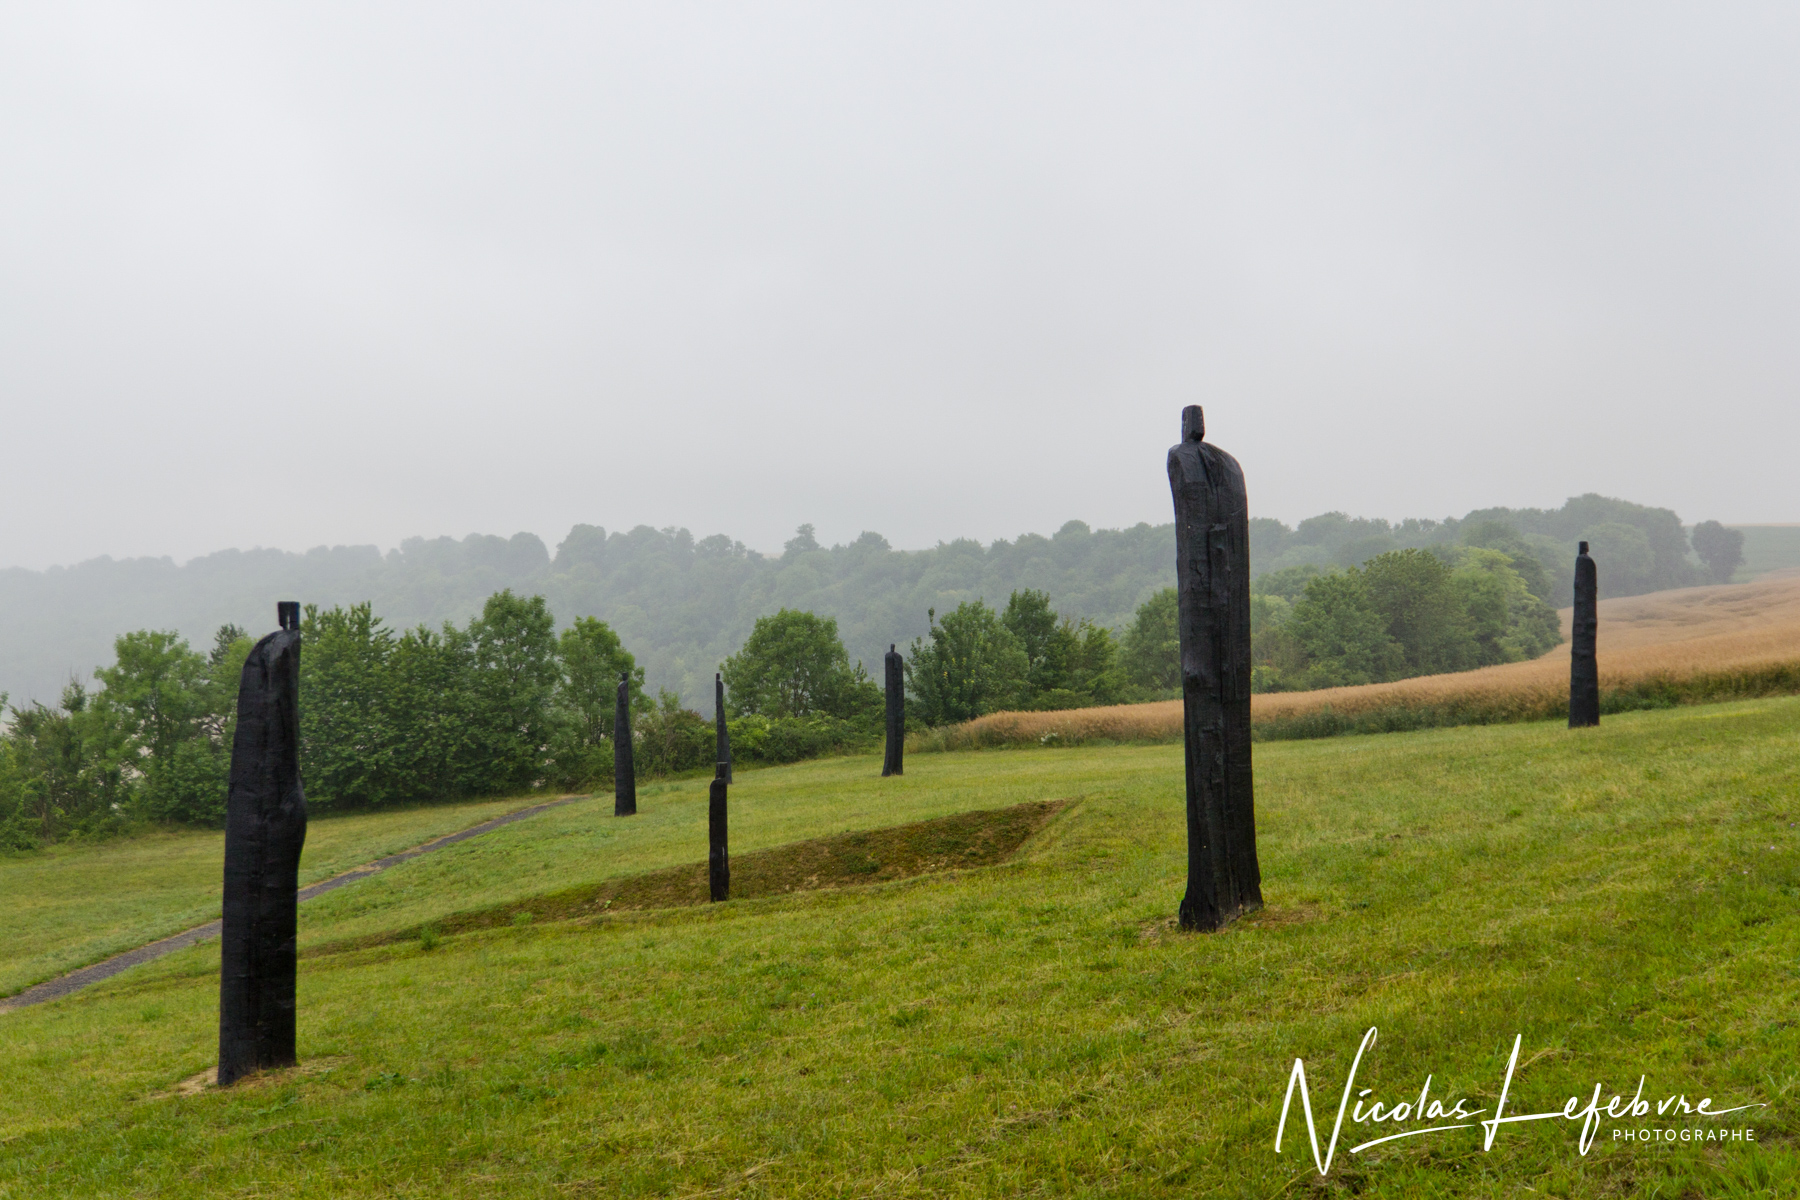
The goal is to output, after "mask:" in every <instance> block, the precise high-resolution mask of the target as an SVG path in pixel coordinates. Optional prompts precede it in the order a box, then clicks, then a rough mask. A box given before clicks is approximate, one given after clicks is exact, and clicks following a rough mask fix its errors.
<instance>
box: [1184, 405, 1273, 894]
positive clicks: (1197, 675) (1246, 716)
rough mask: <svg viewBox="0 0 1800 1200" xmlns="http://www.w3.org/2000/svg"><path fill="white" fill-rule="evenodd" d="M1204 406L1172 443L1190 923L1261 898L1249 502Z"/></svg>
mask: <svg viewBox="0 0 1800 1200" xmlns="http://www.w3.org/2000/svg"><path fill="white" fill-rule="evenodd" d="M1205 436H1206V419H1205V417H1204V416H1203V415H1202V413H1201V411H1200V408H1199V406H1198V405H1190V406H1188V407H1187V408H1184V409H1182V410H1181V442H1180V444H1179V445H1176V446H1173V447H1171V448H1170V450H1169V488H1170V490H1171V491H1173V492H1174V494H1175V570H1176V575H1177V589H1176V590H1177V594H1178V595H1179V597H1180V606H1181V698H1182V702H1183V708H1184V714H1185V719H1186V720H1185V724H1186V734H1187V738H1186V740H1187V819H1188V883H1187V895H1185V896H1183V897H1182V900H1181V924H1182V927H1183V928H1186V929H1207V930H1211V929H1221V928H1223V927H1224V926H1225V925H1226V924H1227V923H1229V922H1230V921H1231V920H1232V919H1233V918H1235V917H1237V916H1238V915H1239V914H1241V913H1245V912H1249V911H1251V910H1253V909H1257V908H1261V907H1262V876H1261V873H1260V872H1259V871H1258V870H1257V866H1256V810H1255V807H1254V806H1253V804H1252V803H1251V795H1250V781H1251V775H1250V507H1249V502H1248V500H1246V498H1245V495H1244V472H1243V470H1242V469H1241V468H1240V467H1239V466H1238V464H1237V460H1236V459H1234V458H1232V457H1231V455H1229V454H1227V453H1225V452H1224V451H1223V450H1220V449H1219V448H1218V447H1216V446H1212V445H1208V444H1207V443H1206V441H1205V440H1203V439H1204V438H1205Z"/></svg>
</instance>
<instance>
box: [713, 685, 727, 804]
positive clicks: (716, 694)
mask: <svg viewBox="0 0 1800 1200" xmlns="http://www.w3.org/2000/svg"><path fill="white" fill-rule="evenodd" d="M713 722H714V724H716V725H717V726H718V731H717V734H718V736H717V740H718V744H719V748H718V757H717V758H716V759H715V761H716V762H717V763H718V764H719V767H718V769H719V771H721V772H722V776H721V777H722V778H723V779H724V780H725V782H726V783H730V782H731V731H730V730H729V729H727V728H725V677H724V676H723V675H721V674H719V673H718V672H716V671H715V672H713Z"/></svg>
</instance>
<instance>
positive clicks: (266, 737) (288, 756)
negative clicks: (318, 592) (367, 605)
mask: <svg viewBox="0 0 1800 1200" xmlns="http://www.w3.org/2000/svg"><path fill="white" fill-rule="evenodd" d="M275 613H276V620H277V621H278V622H279V623H280V625H281V628H280V630H279V631H277V632H275V633H271V634H270V635H269V636H268V637H265V638H264V639H263V640H262V641H260V642H258V643H256V648H255V649H253V650H251V651H250V657H249V658H248V659H246V660H245V662H244V673H243V675H242V676H240V677H239V680H238V699H237V733H236V735H235V736H234V737H233V738H232V742H231V776H230V782H229V785H228V790H227V792H226V799H225V896H224V909H225V922H224V936H223V940H222V943H221V945H220V963H219V1077H218V1078H219V1086H220V1087H224V1086H226V1085H227V1084H230V1083H233V1082H235V1081H236V1080H238V1079H240V1078H241V1077H243V1076H245V1075H249V1074H252V1073H254V1072H256V1071H261V1070H266V1069H267V1068H269V1067H287V1066H292V1065H293V1064H294V1061H295V1057H294V922H295V907H296V904H297V895H296V893H297V892H298V890H299V886H300V878H299V876H300V848H301V846H302V845H304V844H305V842H306V795H305V793H304V792H302V791H301V789H300V605H299V604H298V603H297V602H295V601H291V600H283V601H282V602H281V603H279V604H277V605H276V606H275Z"/></svg>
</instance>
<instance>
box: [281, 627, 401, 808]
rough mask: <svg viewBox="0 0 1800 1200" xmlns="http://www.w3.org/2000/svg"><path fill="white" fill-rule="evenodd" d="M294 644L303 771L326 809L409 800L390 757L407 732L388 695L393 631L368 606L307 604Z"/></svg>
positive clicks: (315, 801) (316, 801) (310, 791)
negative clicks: (301, 633)
mask: <svg viewBox="0 0 1800 1200" xmlns="http://www.w3.org/2000/svg"><path fill="white" fill-rule="evenodd" d="M303 628H304V631H305V632H304V641H303V643H302V646H301V651H300V755H301V778H302V779H303V780H304V781H305V786H306V793H307V799H308V801H309V802H310V803H311V804H312V805H314V806H316V807H318V808H321V809H324V808H345V807H349V808H379V807H381V806H383V805H387V804H393V803H397V802H399V801H401V800H403V799H407V798H408V797H407V795H406V793H407V792H408V791H409V790H410V789H409V787H408V786H407V782H406V776H405V775H404V774H403V773H402V772H401V771H399V770H398V769H397V762H396V758H397V756H398V755H399V754H400V752H401V747H402V746H404V745H405V744H406V743H407V741H408V739H409V735H410V734H411V730H409V729H408V728H407V727H406V726H407V724H408V722H407V721H406V717H405V714H404V712H403V711H402V710H401V709H400V708H399V706H398V705H397V704H396V703H395V696H394V694H393V683H394V674H393V656H394V635H393V633H392V632H391V631H390V630H388V629H387V628H385V627H384V626H383V624H382V621H381V618H380V617H378V616H376V615H375V613H374V609H373V606H372V605H370V604H368V603H367V602H364V603H362V604H353V605H351V606H350V607H349V608H331V609H327V610H325V611H322V612H321V611H320V610H319V609H318V607H317V606H316V605H309V606H308V607H307V609H306V621H305V624H304V626H303Z"/></svg>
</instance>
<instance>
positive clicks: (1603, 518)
mask: <svg viewBox="0 0 1800 1200" xmlns="http://www.w3.org/2000/svg"><path fill="white" fill-rule="evenodd" d="M1486 521H1501V522H1504V523H1506V524H1509V525H1511V526H1512V527H1513V528H1514V529H1515V530H1516V531H1518V532H1519V533H1520V534H1521V536H1523V538H1524V539H1525V541H1526V542H1527V544H1528V545H1529V547H1530V549H1531V553H1532V554H1533V555H1534V556H1535V557H1536V558H1537V560H1538V562H1539V564H1540V566H1542V568H1543V569H1544V571H1545V572H1546V573H1547V576H1548V578H1549V579H1550V581H1551V592H1550V594H1549V596H1548V597H1547V599H1549V600H1550V602H1551V604H1552V605H1555V606H1561V605H1564V604H1567V603H1568V602H1569V598H1568V596H1567V590H1568V580H1569V572H1570V563H1571V562H1572V561H1573V559H1574V555H1575V542H1576V541H1577V540H1578V539H1582V538H1586V539H1588V540H1590V541H1592V542H1594V544H1595V548H1596V549H1595V553H1596V556H1599V557H1600V559H1601V561H1602V562H1603V563H1606V564H1607V566H1605V567H1604V568H1603V570H1602V574H1601V587H1602V589H1603V591H1602V594H1603V595H1606V596H1623V595H1632V594H1636V593H1638V592H1645V591H1653V590H1656V589H1657V588H1662V587H1674V586H1680V585H1682V584H1685V583H1690V582H1699V581H1701V578H1702V570H1703V569H1702V567H1701V566H1700V565H1699V564H1697V563H1696V562H1694V561H1693V560H1692V559H1691V558H1690V557H1689V555H1688V550H1687V541H1686V539H1685V538H1684V537H1683V536H1682V530H1681V522H1680V520H1679V518H1677V517H1676V515H1675V514H1674V513H1672V512H1669V511H1668V510H1667V509H1653V508H1645V507H1643V506H1641V505H1635V504H1628V503H1626V502H1624V501H1619V500H1608V499H1606V498H1604V497H1600V496H1583V497H1579V498H1577V499H1574V500H1571V501H1569V502H1568V503H1567V504H1565V505H1564V506H1563V507H1562V508H1560V509H1553V510H1537V509H1514V510H1506V509H1490V510H1483V511H1481V512H1476V513H1471V514H1469V515H1468V516H1467V517H1464V518H1463V519H1461V520H1460V521H1459V520H1446V521H1403V522H1400V523H1398V524H1389V523H1388V522H1386V521H1379V520H1361V519H1355V518H1350V517H1346V516H1344V515H1343V514H1341V513H1327V514H1324V515H1322V516H1318V517H1314V518H1311V519H1309V520H1306V521H1302V522H1300V524H1299V525H1297V526H1295V527H1293V528H1289V527H1288V526H1286V525H1284V524H1282V523H1281V522H1279V521H1274V520H1269V519H1267V518H1257V519H1255V520H1253V521H1252V522H1251V526H1252V528H1251V562H1252V568H1253V570H1254V572H1255V573H1256V574H1266V573H1269V572H1271V571H1276V570H1279V569H1282V568H1286V567H1296V566H1307V565H1311V566H1316V567H1319V568H1320V569H1329V568H1332V567H1339V568H1343V567H1351V566H1358V565H1360V564H1361V563H1363V562H1365V561H1366V560H1368V559H1369V558H1372V557H1374V556H1375V555H1377V554H1380V553H1384V552H1387V551H1390V550H1399V549H1407V548H1416V549H1431V548H1433V547H1448V546H1455V545H1460V544H1463V541H1464V538H1463V534H1464V531H1465V530H1466V529H1467V528H1469V527H1472V526H1474V525H1479V524H1482V523H1483V522H1486ZM1725 532H1727V533H1729V532H1734V531H1725ZM1695 534H1696V542H1695V544H1696V546H1699V545H1701V544H1702V543H1703V542H1704V543H1705V544H1706V545H1708V546H1712V545H1713V542H1709V541H1707V539H1706V538H1704V537H1703V536H1702V535H1700V533H1699V531H1698V530H1696V531H1695ZM1716 540H1717V539H1715V541H1716ZM1725 540H1726V541H1729V539H1725ZM1725 552H1726V553H1727V555H1728V556H1729V547H1726V548H1725ZM1702 557H1705V554H1704V553H1703V554H1702ZM1174 558H1175V539H1174V529H1173V526H1171V525H1166V524H1165V525H1156V526H1151V525H1138V526H1134V527H1133V528H1130V529H1119V530H1090V529H1088V527H1087V526H1085V525H1083V524H1081V523H1080V522H1079V521H1072V522H1070V523H1069V524H1067V525H1065V526H1063V528H1062V529H1061V530H1059V531H1058V532H1057V533H1056V535H1055V536H1054V537H1040V536H1037V535H1034V534H1028V535H1025V536H1023V537H1020V538H1017V539H1015V540H1012V541H1004V540H1003V541H997V542H994V543H992V544H991V545H987V546H983V545H981V544H980V543H977V542H973V541H969V540H958V541H954V542H947V543H944V544H941V545H938V546H935V547H932V548H930V549H927V550H919V551H900V550H894V549H891V548H890V547H889V546H888V544H887V542H886V541H885V540H884V539H883V538H881V537H880V536H879V535H878V534H873V533H865V534H863V535H862V536H861V537H859V538H857V539H855V540H854V541H852V542H849V543H847V544H844V545H838V546H831V547H824V546H821V545H820V544H819V543H818V541H817V539H816V538H815V537H814V536H813V533H812V531H811V529H810V527H809V528H805V529H802V530H801V531H800V533H799V534H797V535H796V536H795V537H794V538H793V539H792V540H791V541H789V543H788V544H787V546H786V547H785V549H784V550H783V551H782V552H781V553H780V554H778V555H763V554H759V553H757V552H756V551H754V550H749V549H746V548H745V547H744V546H743V545H742V543H740V542H736V541H733V540H732V539H730V538H728V537H724V536H714V537H708V538H698V539H696V538H695V537H693V536H692V535H691V534H689V533H688V532H687V531H686V530H680V529H664V530H656V529H649V528H646V527H641V526H640V527H639V528H637V529H633V530H630V531H629V532H608V531H606V530H604V529H601V528H599V527H597V526H591V525H579V526H576V527H575V528H574V529H573V530H571V531H570V533H569V535H568V536H567V537H566V538H565V539H564V540H563V541H562V543H561V544H560V545H559V546H557V547H556V550H555V553H554V554H552V553H551V551H550V550H549V549H548V548H547V547H546V546H545V544H544V543H543V542H542V541H541V540H539V539H538V538H537V537H536V536H535V535H533V534H528V533H522V534H518V535H515V536H514V537H512V538H502V537H492V536H488V535H471V536H469V537H467V538H464V539H462V540H460V541H458V540H454V539H451V538H435V539H425V538H412V539H408V540H407V541H406V542H404V543H402V544H401V546H400V547H398V548H397V549H395V550H393V551H390V552H389V553H387V554H381V553H379V552H377V551H376V549H375V548H374V547H372V546H337V547H331V548H325V547H321V548H319V549H316V550H312V551H309V552H307V553H305V554H290V553H286V552H283V551H276V550H252V551H242V552H240V551H235V550H232V551H225V552H222V553H219V554H213V555H209V556H207V557H204V558H198V559H195V560H193V561H192V562H189V563H187V564H186V565H185V566H177V565H176V564H174V563H173V562H170V561H169V560H167V559H133V560H128V561H122V562H115V561H113V560H110V559H98V560H95V561H93V562H88V563H83V564H81V565H80V566H76V567H70V568H53V569H51V570H49V571H24V570H18V569H11V570H0V691H11V692H12V694H13V698H14V699H15V700H17V701H28V700H31V699H42V700H45V701H52V700H54V699H55V698H56V696H57V695H58V693H59V692H60V690H61V688H62V685H63V683H64V682H66V681H67V680H68V678H69V677H70V675H71V674H74V675H77V676H80V677H83V678H85V677H86V676H87V674H88V673H89V672H90V671H91V670H92V669H93V667H94V666H95V665H97V664H99V663H101V662H103V661H106V660H107V659H108V658H109V657H110V652H111V647H112V641H113V638H114V636H115V635H116V634H117V633H118V631H119V630H121V629H135V628H142V627H150V628H157V629H172V630H176V631H179V632H180V633H181V635H182V636H184V637H187V638H188V639H190V640H191V641H193V642H194V643H195V644H197V645H198V644H201V643H202V642H203V641H205V640H207V639H210V638H211V636H212V631H213V630H215V629H217V628H218V627H219V626H220V625H223V624H227V623H236V624H241V625H247V626H251V627H260V626H261V623H262V622H263V621H265V620H266V619H267V617H266V613H267V612H268V607H269V604H270V603H271V602H272V600H273V599H275V598H279V597H282V596H294V597H298V598H301V599H304V600H307V601H310V602H313V603H316V604H319V605H320V606H321V607H322V608H325V609H330V608H333V607H337V606H346V607H347V606H349V605H351V604H355V603H359V602H362V601H365V600H367V601H370V602H371V603H372V604H373V607H374V611H375V612H378V613H380V614H382V615H383V616H384V617H386V618H387V619H388V621H389V622H390V624H391V625H392V627H394V628H398V629H408V628H413V627H415V626H418V625H420V624H425V625H429V626H431V627H432V628H433V629H436V628H437V627H438V626H440V625H441V624H442V623H443V622H445V621H452V622H456V623H458V624H461V623H463V622H466V621H468V620H469V619H470V618H472V617H474V616H475V615H477V614H478V613H479V612H480V611H481V607H482V605H483V603H484V602H485V601H486V599H487V597H488V596H490V595H492V594H493V593H495V592H498V591H501V590H502V589H505V588H511V589H512V590H513V592H514V593H515V594H518V595H526V596H529V595H541V596H543V597H544V598H545V600H546V602H547V603H548V604H549V606H550V608H551V610H552V611H553V612H555V613H556V614H557V615H558V616H559V618H561V619H562V620H563V621H569V620H572V619H574V618H576V617H581V616H593V617H599V618H601V619H602V620H604V621H606V622H607V624H608V625H609V626H610V627H611V628H612V629H614V630H615V631H616V632H617V633H618V634H619V636H620V637H621V638H623V639H624V641H625V642H626V644H628V645H630V646H631V647H632V648H633V650H634V652H635V654H636V656H637V662H638V665H639V666H641V667H643V668H644V672H645V678H646V680H647V681H648V682H647V686H649V687H650V688H651V689H652V690H653V691H655V690H660V689H662V688H667V689H669V690H670V691H673V692H675V693H676V694H678V695H680V696H683V697H686V698H687V701H688V702H689V703H698V704H702V705H704V704H706V703H707V700H706V697H707V695H708V692H709V690H710V688H711V686H712V673H713V671H714V670H715V669H716V668H717V664H718V663H719V662H721V661H722V660H723V659H724V658H725V657H726V656H727V655H728V654H730V653H732V652H733V650H734V649H735V648H736V647H737V646H739V645H741V644H742V643H743V641H744V639H745V638H746V637H748V636H749V633H750V630H751V628H752V626H753V625H754V624H755V622H756V620H757V618H758V617H762V616H767V615H769V614H771V613H774V612H777V611H779V610H780V609H783V608H788V609H795V610H803V611H808V612H815V613H818V614H820V615H821V616H828V617H834V618H836V620H837V622H838V627H839V630H840V633H841V635H842V638H843V640H844V643H845V646H846V648H847V650H848V652H849V655H850V659H851V661H852V662H857V661H861V662H862V663H864V664H865V665H866V666H868V667H869V668H870V669H871V670H873V669H875V664H876V663H878V662H879V661H880V658H881V654H882V652H883V651H885V650H886V649H887V647H888V643H890V642H900V643H902V644H905V643H907V642H910V641H911V640H912V639H913V638H916V637H919V638H924V637H930V636H931V620H930V618H929V617H928V616H927V614H928V613H929V612H931V611H933V610H935V611H936V612H939V613H949V612H951V611H953V610H954V609H955V608H956V607H957V606H958V605H959V604H961V603H962V602H964V601H970V600H985V601H986V602H987V603H988V604H989V605H990V606H997V605H999V604H1000V603H1002V601H1003V599H1004V598H1005V597H1007V596H1009V595H1011V594H1012V593H1013V592H1015V591H1022V590H1027V589H1029V590H1036V591H1045V592H1048V593H1049V594H1050V595H1052V596H1054V597H1055V598H1056V606H1057V609H1058V611H1059V612H1060V613H1062V614H1065V615H1067V616H1070V617H1073V618H1075V619H1077V620H1079V619H1081V618H1086V619H1088V620H1089V621H1090V622H1091V623H1092V624H1093V625H1095V626H1096V627H1099V628H1105V629H1110V630H1115V631H1122V630H1123V629H1124V628H1125V627H1127V626H1128V625H1129V624H1131V622H1132V621H1133V620H1134V614H1135V612H1136V610H1137V608H1138V607H1139V606H1140V605H1142V604H1143V603H1144V602H1145V601H1146V600H1147V599H1149V598H1150V597H1151V596H1152V595H1154V594H1155V593H1156V592H1158V591H1160V590H1162V589H1163V588H1166V587H1168V586H1169V585H1170V584H1172V583H1174ZM1710 561H1711V560H1709V562H1710ZM1721 561H1723V560H1721ZM1728 569H1729V568H1727V573H1728ZM1706 571H1707V572H1708V574H1707V576H1706V577H1708V578H1711V577H1716V571H1717V568H1716V567H1708V568H1706Z"/></svg>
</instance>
